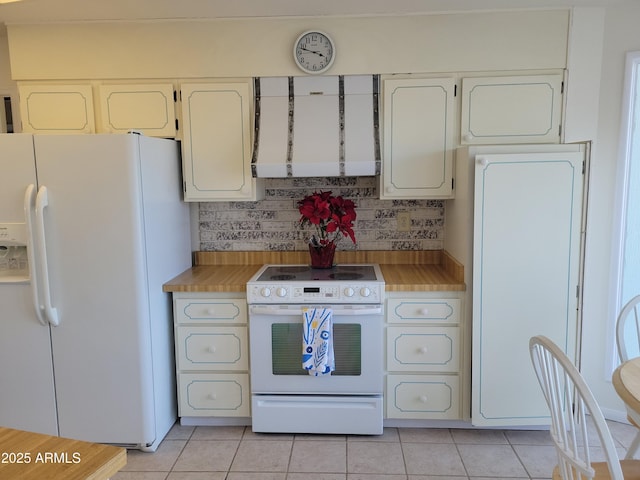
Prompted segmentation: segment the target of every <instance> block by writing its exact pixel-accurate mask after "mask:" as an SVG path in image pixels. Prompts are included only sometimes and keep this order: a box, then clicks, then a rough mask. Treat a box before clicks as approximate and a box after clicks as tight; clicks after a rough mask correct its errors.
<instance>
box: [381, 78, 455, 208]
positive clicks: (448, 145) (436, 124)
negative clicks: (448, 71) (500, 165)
mask: <svg viewBox="0 0 640 480" xmlns="http://www.w3.org/2000/svg"><path fill="white" fill-rule="evenodd" d="M382 88H383V103H382V109H383V152H384V153H383V164H382V175H381V179H380V181H381V188H380V198H382V199H404V198H406V199H411V198H451V197H452V196H453V152H452V146H453V125H454V123H453V117H454V110H455V109H454V106H455V102H454V96H455V81H454V79H453V78H397V79H396V78H386V79H384V81H383V86H382Z"/></svg>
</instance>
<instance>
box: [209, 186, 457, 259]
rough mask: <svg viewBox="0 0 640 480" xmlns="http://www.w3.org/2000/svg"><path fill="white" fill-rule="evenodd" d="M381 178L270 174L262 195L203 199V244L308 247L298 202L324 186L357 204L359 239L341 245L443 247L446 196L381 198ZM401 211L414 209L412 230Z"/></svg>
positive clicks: (260, 248)
mask: <svg viewBox="0 0 640 480" xmlns="http://www.w3.org/2000/svg"><path fill="white" fill-rule="evenodd" d="M378 184H379V179H378V177H334V178H268V179H265V186H266V192H265V197H264V200H261V201H258V202H202V203H200V204H199V212H198V219H199V233H200V250H203V251H247V250H251V251H264V250H266V251H269V250H286V251H292V250H306V249H307V240H308V236H309V233H308V231H307V230H302V229H301V228H300V227H299V225H298V220H299V218H300V213H299V212H298V208H297V202H298V201H299V200H301V199H302V198H303V197H304V196H306V195H309V194H311V193H313V192H314V191H320V190H323V191H327V190H330V191H332V192H333V195H342V196H343V197H344V198H348V199H351V200H353V201H354V202H355V204H356V206H357V208H356V213H357V214H358V218H357V219H356V222H355V229H354V230H355V233H356V240H357V245H353V244H352V243H351V241H350V240H349V239H348V238H344V239H343V240H342V241H341V242H340V243H339V244H338V249H342V250H347V249H358V250H440V249H442V248H443V240H444V239H443V234H444V210H445V207H444V206H445V202H444V200H380V199H379V195H378ZM398 212H410V216H411V228H410V230H409V231H398V224H397V220H396V215H397V214H398Z"/></svg>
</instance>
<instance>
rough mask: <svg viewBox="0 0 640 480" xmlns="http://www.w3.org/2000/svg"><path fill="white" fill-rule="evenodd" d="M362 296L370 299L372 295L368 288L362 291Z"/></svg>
mask: <svg viewBox="0 0 640 480" xmlns="http://www.w3.org/2000/svg"><path fill="white" fill-rule="evenodd" d="M360 295H362V296H363V297H368V296H369V295H371V290H370V289H369V288H367V287H363V288H361V289H360Z"/></svg>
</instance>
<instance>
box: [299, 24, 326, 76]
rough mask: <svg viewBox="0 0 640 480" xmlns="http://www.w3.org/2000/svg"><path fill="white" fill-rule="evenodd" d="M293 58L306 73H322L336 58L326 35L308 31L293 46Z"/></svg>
mask: <svg viewBox="0 0 640 480" xmlns="http://www.w3.org/2000/svg"><path fill="white" fill-rule="evenodd" d="M293 58H294V60H295V61H296V65H298V67H300V69H301V70H302V71H304V72H306V73H312V74H317V73H324V72H326V71H327V70H329V68H330V67H331V65H332V64H333V60H334V59H335V58H336V49H335V45H334V43H333V40H331V37H329V35H327V34H326V33H324V32H319V31H317V30H308V31H306V32H303V33H301V34H300V36H299V37H298V38H297V39H296V41H295V43H294V44H293Z"/></svg>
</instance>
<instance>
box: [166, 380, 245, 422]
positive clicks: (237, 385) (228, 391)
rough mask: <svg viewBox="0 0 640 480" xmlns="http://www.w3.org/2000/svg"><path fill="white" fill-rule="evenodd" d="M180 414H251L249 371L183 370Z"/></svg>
mask: <svg viewBox="0 0 640 480" xmlns="http://www.w3.org/2000/svg"><path fill="white" fill-rule="evenodd" d="M178 388H179V413H178V414H179V416H181V417H185V416H207V417H210V416H217V417H248V416H250V414H251V407H250V405H251V395H250V394H249V375H247V374H202V373H201V374H195V373H194V374H180V375H178Z"/></svg>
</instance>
